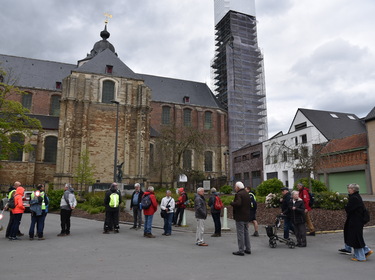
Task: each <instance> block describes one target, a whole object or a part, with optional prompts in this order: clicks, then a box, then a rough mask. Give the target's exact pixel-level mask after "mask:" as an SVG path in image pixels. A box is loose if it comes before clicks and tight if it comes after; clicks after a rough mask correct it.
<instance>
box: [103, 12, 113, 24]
mask: <svg viewBox="0 0 375 280" xmlns="http://www.w3.org/2000/svg"><path fill="white" fill-rule="evenodd" d="M104 16H105V21H104V23H105V24H106V25H107V23H108V19H110V18H112V15H111V14H109V13H104Z"/></svg>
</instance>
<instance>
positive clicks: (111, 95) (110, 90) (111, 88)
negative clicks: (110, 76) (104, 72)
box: [102, 80, 115, 103]
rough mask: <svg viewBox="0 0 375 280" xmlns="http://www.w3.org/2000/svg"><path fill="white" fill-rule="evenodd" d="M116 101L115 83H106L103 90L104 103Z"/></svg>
mask: <svg viewBox="0 0 375 280" xmlns="http://www.w3.org/2000/svg"><path fill="white" fill-rule="evenodd" d="M114 99H115V83H114V82H112V81H109V80H107V81H104V82H103V89H102V102H103V103H111V101H112V100H114Z"/></svg>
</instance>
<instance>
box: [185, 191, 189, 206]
mask: <svg viewBox="0 0 375 280" xmlns="http://www.w3.org/2000/svg"><path fill="white" fill-rule="evenodd" d="M184 195H185V202H184V205H188V204H189V203H190V201H189V197H188V195H187V193H184Z"/></svg>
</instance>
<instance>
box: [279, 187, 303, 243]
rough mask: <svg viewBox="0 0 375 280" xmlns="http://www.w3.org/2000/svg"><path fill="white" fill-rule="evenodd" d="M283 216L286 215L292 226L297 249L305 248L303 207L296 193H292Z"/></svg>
mask: <svg viewBox="0 0 375 280" xmlns="http://www.w3.org/2000/svg"><path fill="white" fill-rule="evenodd" d="M283 214H285V215H287V216H288V217H289V219H290V220H291V222H292V224H293V227H294V233H295V235H296V239H297V247H306V245H307V242H306V226H305V205H304V203H303V200H302V199H301V198H299V192H298V191H293V192H292V200H290V201H289V205H288V209H287V210H286V211H285V212H284V213H283Z"/></svg>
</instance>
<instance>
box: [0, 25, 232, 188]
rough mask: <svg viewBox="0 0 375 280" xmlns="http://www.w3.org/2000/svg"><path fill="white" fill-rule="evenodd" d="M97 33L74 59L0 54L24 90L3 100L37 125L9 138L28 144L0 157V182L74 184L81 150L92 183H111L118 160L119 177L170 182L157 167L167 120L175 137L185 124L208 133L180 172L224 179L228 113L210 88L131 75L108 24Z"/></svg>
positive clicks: (180, 164) (188, 151) (182, 160)
mask: <svg viewBox="0 0 375 280" xmlns="http://www.w3.org/2000/svg"><path fill="white" fill-rule="evenodd" d="M100 35H101V37H102V40H100V41H98V42H97V43H95V45H94V47H93V49H92V50H91V52H90V53H89V54H88V55H87V57H86V58H84V59H82V60H79V61H78V63H77V65H73V64H66V63H60V62H52V61H42V60H36V59H30V58H23V57H15V56H10V55H0V63H1V64H0V67H1V68H2V69H3V70H5V71H6V72H7V74H8V78H10V79H14V82H15V84H16V85H17V86H18V87H19V88H20V89H22V90H23V91H25V92H27V94H26V95H12V96H10V97H9V98H10V99H13V100H15V101H19V102H20V103H22V104H23V106H24V107H26V108H28V109H29V110H30V113H31V115H32V116H33V117H35V118H37V119H39V120H40V121H41V123H42V127H43V130H42V131H39V132H38V131H35V133H33V135H32V136H31V137H25V138H23V139H15V141H16V140H17V141H26V142H28V143H31V144H32V145H33V147H34V149H33V151H31V152H28V153H26V152H23V151H20V153H19V154H18V157H13V158H9V159H8V160H6V161H2V162H1V165H2V167H3V168H1V169H0V184H9V183H12V182H14V181H16V180H19V181H21V182H22V184H24V185H34V184H39V183H49V184H51V183H54V185H56V186H61V185H63V184H65V183H72V184H75V183H76V180H75V176H76V171H77V168H78V165H79V162H80V158H81V155H82V154H84V153H85V152H87V153H88V155H89V160H90V165H92V166H93V173H94V179H95V180H96V181H97V182H107V183H109V182H112V181H113V180H114V177H116V174H114V173H115V170H116V166H118V167H117V169H118V170H119V171H120V172H121V173H122V176H121V178H119V179H120V180H119V181H120V182H121V183H124V184H134V183H135V182H141V183H145V184H153V185H164V186H165V185H168V186H170V184H172V182H173V181H174V180H175V178H174V175H173V173H172V172H169V171H170V170H162V169H163V168H158V166H159V167H160V166H163V162H162V160H164V159H161V158H160V153H158V151H160V147H159V146H158V145H160V144H159V141H158V138H161V137H163V133H164V132H163V131H165V130H166V128H168V127H171V126H173V128H174V131H175V137H174V138H175V140H177V141H178V139H179V138H181V137H183V136H182V135H184V134H183V132H185V131H188V130H189V131H193V132H195V133H197V134H198V135H199V133H200V134H201V135H203V134H207V135H209V137H208V138H209V140H207V141H203V142H204V143H203V142H202V143H201V144H202V145H201V146H200V149H199V151H198V150H197V151H194V147H193V148H191V149H190V148H188V149H186V150H185V151H184V152H183V155H182V157H181V158H179V159H180V161H179V162H178V163H177V164H178V169H179V171H180V172H184V171H189V170H197V171H200V172H202V173H203V174H204V176H205V177H209V178H219V177H226V176H227V169H228V168H227V166H226V160H225V155H224V152H225V151H226V150H227V149H228V136H227V124H226V122H227V112H226V110H225V109H223V108H222V107H221V106H220V104H219V103H218V102H217V100H216V98H215V96H214V95H213V93H212V92H211V91H210V89H209V88H208V86H207V85H206V84H204V83H199V82H194V81H186V80H179V79H172V78H165V77H159V76H152V75H143V74H138V73H134V72H133V71H132V70H131V69H130V68H129V67H128V66H127V65H126V64H125V63H123V62H122V61H121V60H120V59H119V58H118V56H117V54H116V53H115V48H114V47H113V45H112V44H111V43H109V41H108V40H107V39H108V38H109V32H108V31H107V30H106V28H105V29H104V30H103V31H102V32H101V34H100ZM4 82H6V81H4ZM116 128H117V129H116ZM116 130H117V132H118V137H117V141H116ZM180 140H181V139H180ZM175 143H176V142H175ZM115 157H116V158H117V162H116V163H115V162H114V159H115ZM165 160H167V159H165ZM170 168H171V167H170V166H167V165H166V166H165V167H164V169H170ZM153 170H154V171H155V170H159V172H153ZM161 172H163V173H164V174H163V176H160V175H161ZM117 175H118V174H117Z"/></svg>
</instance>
